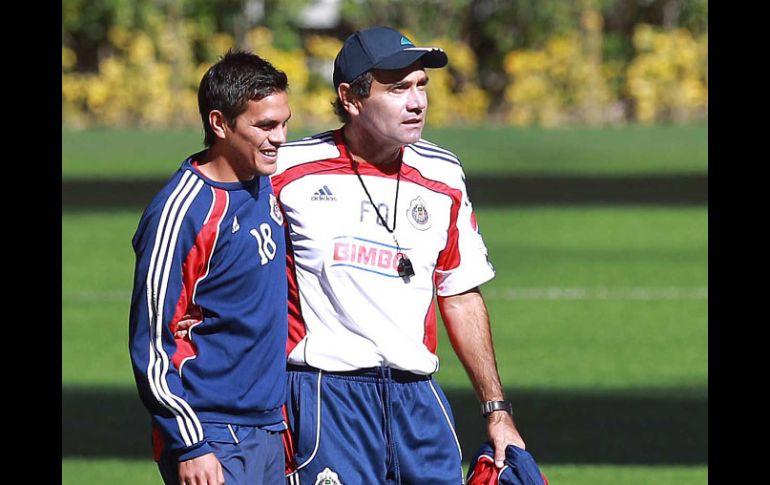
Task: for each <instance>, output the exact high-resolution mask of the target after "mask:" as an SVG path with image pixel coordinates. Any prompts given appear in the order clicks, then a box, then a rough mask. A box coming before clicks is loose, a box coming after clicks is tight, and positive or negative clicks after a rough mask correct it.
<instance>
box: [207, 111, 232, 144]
mask: <svg viewBox="0 0 770 485" xmlns="http://www.w3.org/2000/svg"><path fill="white" fill-rule="evenodd" d="M209 125H211V131H213V132H214V136H216V137H217V138H219V139H220V140H224V139H225V138H226V137H227V135H226V133H227V131H226V130H229V128H230V126H229V124H228V122H227V118H226V117H225V115H224V114H223V113H222V112H221V111H219V110H218V109H213V110H211V111H209Z"/></svg>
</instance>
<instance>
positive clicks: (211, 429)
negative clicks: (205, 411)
mask: <svg viewBox="0 0 770 485" xmlns="http://www.w3.org/2000/svg"><path fill="white" fill-rule="evenodd" d="M202 425H203V431H204V435H205V436H206V441H207V442H208V444H209V446H211V448H212V449H213V450H214V454H215V455H216V457H217V459H219V463H221V464H222V473H223V474H224V476H225V483H226V484H227V485H231V484H232V485H240V484H244V485H245V484H259V485H274V484H282V483H284V473H285V465H284V452H283V439H282V436H281V435H282V434H283V433H282V432H279V431H267V430H264V429H261V428H258V427H256V426H238V425H234V424H233V425H227V424H214V423H202ZM178 467H179V462H178V461H177V460H176V458H175V457H173V456H170V455H169V454H168V453H163V454H162V455H161V457H160V460H159V461H158V468H159V469H160V474H161V476H162V477H163V481H164V482H165V483H166V485H179V468H178Z"/></svg>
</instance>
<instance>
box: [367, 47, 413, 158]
mask: <svg viewBox="0 0 770 485" xmlns="http://www.w3.org/2000/svg"><path fill="white" fill-rule="evenodd" d="M372 76H373V77H374V79H373V80H372V87H371V90H370V93H369V97H368V98H365V99H362V100H360V108H359V121H360V122H361V123H362V126H364V127H366V130H367V131H368V132H369V133H370V134H372V135H373V136H374V137H375V138H377V139H378V140H383V141H385V140H387V141H391V142H393V144H395V145H405V144H408V143H415V142H417V141H418V140H419V139H420V137H421V136H422V129H423V127H424V126H425V115H426V113H427V109H428V92H427V84H428V75H427V74H426V73H425V70H423V68H422V66H421V65H420V63H419V62H416V63H414V64H412V65H411V66H409V67H406V68H404V69H399V70H393V71H390V70H387V71H386V70H380V69H373V70H372Z"/></svg>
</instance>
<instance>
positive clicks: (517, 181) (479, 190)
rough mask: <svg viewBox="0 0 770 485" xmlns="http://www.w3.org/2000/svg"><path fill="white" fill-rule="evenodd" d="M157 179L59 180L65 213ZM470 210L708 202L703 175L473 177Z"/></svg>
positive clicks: (148, 192)
mask: <svg viewBox="0 0 770 485" xmlns="http://www.w3.org/2000/svg"><path fill="white" fill-rule="evenodd" d="M164 183H165V179H158V180H152V179H151V180H122V179H121V180H88V179H82V180H63V181H62V207H63V208H65V209H68V210H72V209H75V210H78V209H79V210H83V209H94V208H101V209H121V208H123V209H125V208H142V207H145V206H146V205H147V204H148V203H149V202H150V200H152V198H153V196H154V195H155V194H156V193H157V192H158V191H159V190H160V189H161V188H162V187H163V184H164ZM467 183H468V190H469V191H470V194H471V199H472V200H473V203H474V205H476V206H477V207H480V206H507V205H524V206H526V205H535V204H553V205H574V204H621V205H622V204H656V205H657V204H666V205H703V204H706V203H707V202H708V175H699V174H694V175H649V176H646V175H645V176H625V177H623V176H603V177H588V176H586V177H577V176H574V177H570V176H536V175H533V176H528V175H474V176H470V177H469V178H468V181H467Z"/></svg>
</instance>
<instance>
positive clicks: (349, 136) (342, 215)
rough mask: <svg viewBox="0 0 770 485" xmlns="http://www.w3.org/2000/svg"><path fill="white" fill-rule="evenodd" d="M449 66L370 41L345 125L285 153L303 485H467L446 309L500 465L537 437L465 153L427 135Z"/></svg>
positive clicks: (396, 36) (441, 58)
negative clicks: (509, 363) (497, 326)
mask: <svg viewBox="0 0 770 485" xmlns="http://www.w3.org/2000/svg"><path fill="white" fill-rule="evenodd" d="M446 64H447V56H446V54H445V53H444V51H443V50H441V49H438V48H419V47H415V46H414V44H413V43H412V42H411V41H410V40H409V39H407V38H406V37H405V36H403V35H401V33H399V32H397V31H396V30H393V29H390V28H387V27H374V28H371V29H367V30H363V31H360V32H356V33H355V34H353V35H351V36H350V37H349V38H348V39H347V40H346V41H345V44H344V46H343V47H342V49H341V51H340V52H339V54H338V55H337V58H336V59H335V62H334V85H335V88H336V90H337V96H338V98H337V100H336V102H335V111H336V112H337V114H338V115H339V116H340V118H341V120H342V121H343V122H344V126H343V127H342V128H341V129H338V130H334V131H330V132H325V133H320V134H317V135H314V136H312V137H308V138H305V139H302V140H299V141H296V142H293V143H285V144H284V145H282V147H281V148H280V150H279V155H278V170H277V171H276V173H275V175H274V176H273V177H272V179H271V180H272V183H273V188H274V191H275V193H276V195H277V197H278V198H279V200H280V203H281V206H282V208H283V210H284V215H285V220H286V231H287V259H288V275H289V342H288V344H287V353H288V364H289V387H290V396H289V400H288V404H287V410H288V418H289V422H290V427H291V428H292V438H293V443H289V445H290V446H292V447H293V448H294V449H293V452H294V458H295V460H294V463H293V466H292V467H291V469H290V470H289V472H288V477H289V482H290V483H303V484H304V483H330V484H331V483H342V484H346V485H350V484H362V483H373V484H374V483H430V484H458V483H462V482H463V470H462V465H461V463H462V456H461V451H460V446H459V443H458V441H457V437H456V435H455V432H454V424H453V418H452V413H451V409H450V407H449V404H448V402H447V399H446V397H445V396H444V393H443V392H442V391H441V389H440V388H439V386H438V385H437V383H436V382H434V381H433V379H432V378H431V375H432V374H433V373H435V372H437V371H438V369H439V362H438V357H437V356H436V354H435V351H436V315H435V307H436V303H437V304H438V308H439V311H440V312H441V315H442V317H443V320H444V322H445V324H446V327H447V330H448V334H449V337H450V340H451V342H452V346H453V347H454V350H455V352H456V353H457V355H458V357H459V359H460V360H461V361H462V363H463V365H464V366H465V369H466V371H467V373H468V375H469V377H470V380H471V382H472V383H473V387H474V389H475V391H476V394H477V396H478V398H479V400H480V402H481V403H482V411H481V413H482V414H484V416H486V420H487V430H488V434H489V438H490V441H491V442H492V443H493V445H494V448H495V456H494V459H495V462H496V464H497V465H498V467H502V466H503V460H504V459H505V448H506V446H507V445H510V444H512V445H516V446H518V447H520V448H524V441H523V439H522V438H521V436H520V434H519V432H518V431H517V429H516V426H515V425H514V421H513V418H512V410H511V404H510V403H509V402H508V401H506V400H505V396H504V394H503V389H502V386H501V384H500V378H499V375H498V371H497V365H496V361H495V354H494V349H493V345H492V338H491V332H490V326H489V317H488V313H487V309H486V306H485V303H484V299H483V297H482V295H481V293H480V291H479V289H478V286H479V285H481V284H482V283H484V282H486V281H489V280H490V279H492V278H493V277H494V270H493V268H492V266H491V265H490V264H489V262H488V259H487V249H486V247H485V245H484V241H483V240H482V238H481V235H480V234H479V232H478V227H477V223H476V219H475V216H474V214H473V209H472V206H471V203H470V200H469V199H468V194H467V192H466V188H465V183H464V180H465V177H464V174H463V169H462V166H461V164H460V162H459V160H458V159H457V157H456V156H455V155H454V154H453V153H452V152H450V151H448V150H446V149H443V148H441V147H439V146H437V145H435V144H433V143H431V142H428V141H425V140H422V139H421V134H422V129H423V126H424V124H425V117H426V110H427V107H428V99H427V84H428V74H427V73H426V71H425V68H440V67H444V66H445V65H446Z"/></svg>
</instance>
